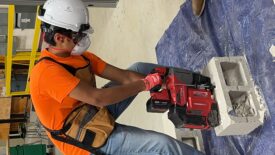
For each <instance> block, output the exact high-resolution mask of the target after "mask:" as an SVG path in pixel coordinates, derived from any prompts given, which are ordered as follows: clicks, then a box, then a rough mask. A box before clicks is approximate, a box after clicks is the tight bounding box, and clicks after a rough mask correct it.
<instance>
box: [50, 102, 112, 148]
mask: <svg viewBox="0 0 275 155" xmlns="http://www.w3.org/2000/svg"><path fill="white" fill-rule="evenodd" d="M114 124H115V121H114V119H113V117H112V116H111V115H110V114H109V111H108V110H107V108H105V107H103V108H98V107H95V106H92V105H89V104H82V105H80V106H78V107H77V108H75V109H74V110H73V111H72V112H71V113H70V114H69V115H68V116H67V118H66V120H65V121H64V124H63V127H62V129H61V130H50V129H48V128H46V130H47V131H48V132H50V134H51V136H52V138H54V139H56V140H58V141H62V142H65V143H69V144H72V145H74V146H77V147H80V148H82V149H85V150H87V151H89V152H91V153H95V152H96V149H97V148H100V147H101V146H103V145H104V144H105V143H106V141H107V139H108V137H109V135H110V134H111V132H112V131H113V129H114Z"/></svg>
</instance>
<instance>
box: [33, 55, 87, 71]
mask: <svg viewBox="0 0 275 155" xmlns="http://www.w3.org/2000/svg"><path fill="white" fill-rule="evenodd" d="M81 56H82V57H83V58H84V59H85V60H86V61H87V62H88V64H87V65H85V66H83V67H79V68H74V67H72V66H70V65H67V64H64V63H61V62H58V61H56V60H55V59H53V58H51V57H42V58H41V59H39V60H38V61H37V62H36V64H38V63H39V62H41V61H42V60H49V61H52V62H55V63H57V64H59V65H61V66H63V67H64V68H65V69H66V70H67V71H68V72H70V73H71V74H72V75H75V74H76V71H77V70H79V69H83V68H86V67H87V66H89V65H90V64H91V63H90V60H89V59H88V58H86V57H85V56H84V55H81Z"/></svg>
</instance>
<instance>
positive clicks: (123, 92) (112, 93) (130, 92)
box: [99, 80, 145, 106]
mask: <svg viewBox="0 0 275 155" xmlns="http://www.w3.org/2000/svg"><path fill="white" fill-rule="evenodd" d="M144 90H145V84H144V82H143V81H142V80H137V81H135V82H132V83H129V84H124V85H119V86H114V87H110V88H105V89H101V90H100V92H101V93H102V94H104V96H102V97H101V100H100V101H99V104H100V105H102V106H106V105H110V104H114V103H118V102H120V101H122V100H124V99H126V98H128V97H131V96H134V95H137V94H138V93H139V92H141V91H144Z"/></svg>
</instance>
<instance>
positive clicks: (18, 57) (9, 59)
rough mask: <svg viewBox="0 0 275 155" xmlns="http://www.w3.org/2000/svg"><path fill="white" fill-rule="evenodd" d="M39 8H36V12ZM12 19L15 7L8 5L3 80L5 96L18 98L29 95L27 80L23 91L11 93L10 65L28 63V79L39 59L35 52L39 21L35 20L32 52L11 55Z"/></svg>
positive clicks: (37, 44) (38, 54) (37, 41)
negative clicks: (19, 62) (17, 62)
mask: <svg viewBox="0 0 275 155" xmlns="http://www.w3.org/2000/svg"><path fill="white" fill-rule="evenodd" d="M38 9H39V6H38V7H37V12H38ZM14 17H15V6H14V5H9V7H8V38H7V39H8V40H7V55H6V57H5V78H6V96H20V95H29V94H30V88H29V81H28V80H27V83H26V87H25V91H18V92H11V73H12V64H13V62H14V61H26V60H27V61H29V64H28V65H29V69H28V79H29V76H30V71H31V70H32V68H33V66H34V63H35V61H36V60H38V59H39V56H40V53H38V52H37V50H38V46H39V37H40V23H41V21H40V20H39V19H38V18H36V20H35V28H34V36H33V43H32V51H27V52H18V53H16V54H15V55H13V54H12V51H13V30H14Z"/></svg>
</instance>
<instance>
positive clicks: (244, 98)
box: [228, 91, 255, 117]
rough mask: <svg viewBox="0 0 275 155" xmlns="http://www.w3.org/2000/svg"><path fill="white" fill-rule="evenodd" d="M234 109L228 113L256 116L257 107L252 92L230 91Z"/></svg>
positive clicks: (239, 115)
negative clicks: (255, 107)
mask: <svg viewBox="0 0 275 155" xmlns="http://www.w3.org/2000/svg"><path fill="white" fill-rule="evenodd" d="M229 96H230V100H231V104H232V108H233V110H231V111H229V112H228V114H229V115H231V116H235V117H253V116H255V109H254V106H253V105H254V103H253V99H252V97H251V94H249V93H248V92H244V91H230V92H229Z"/></svg>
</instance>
